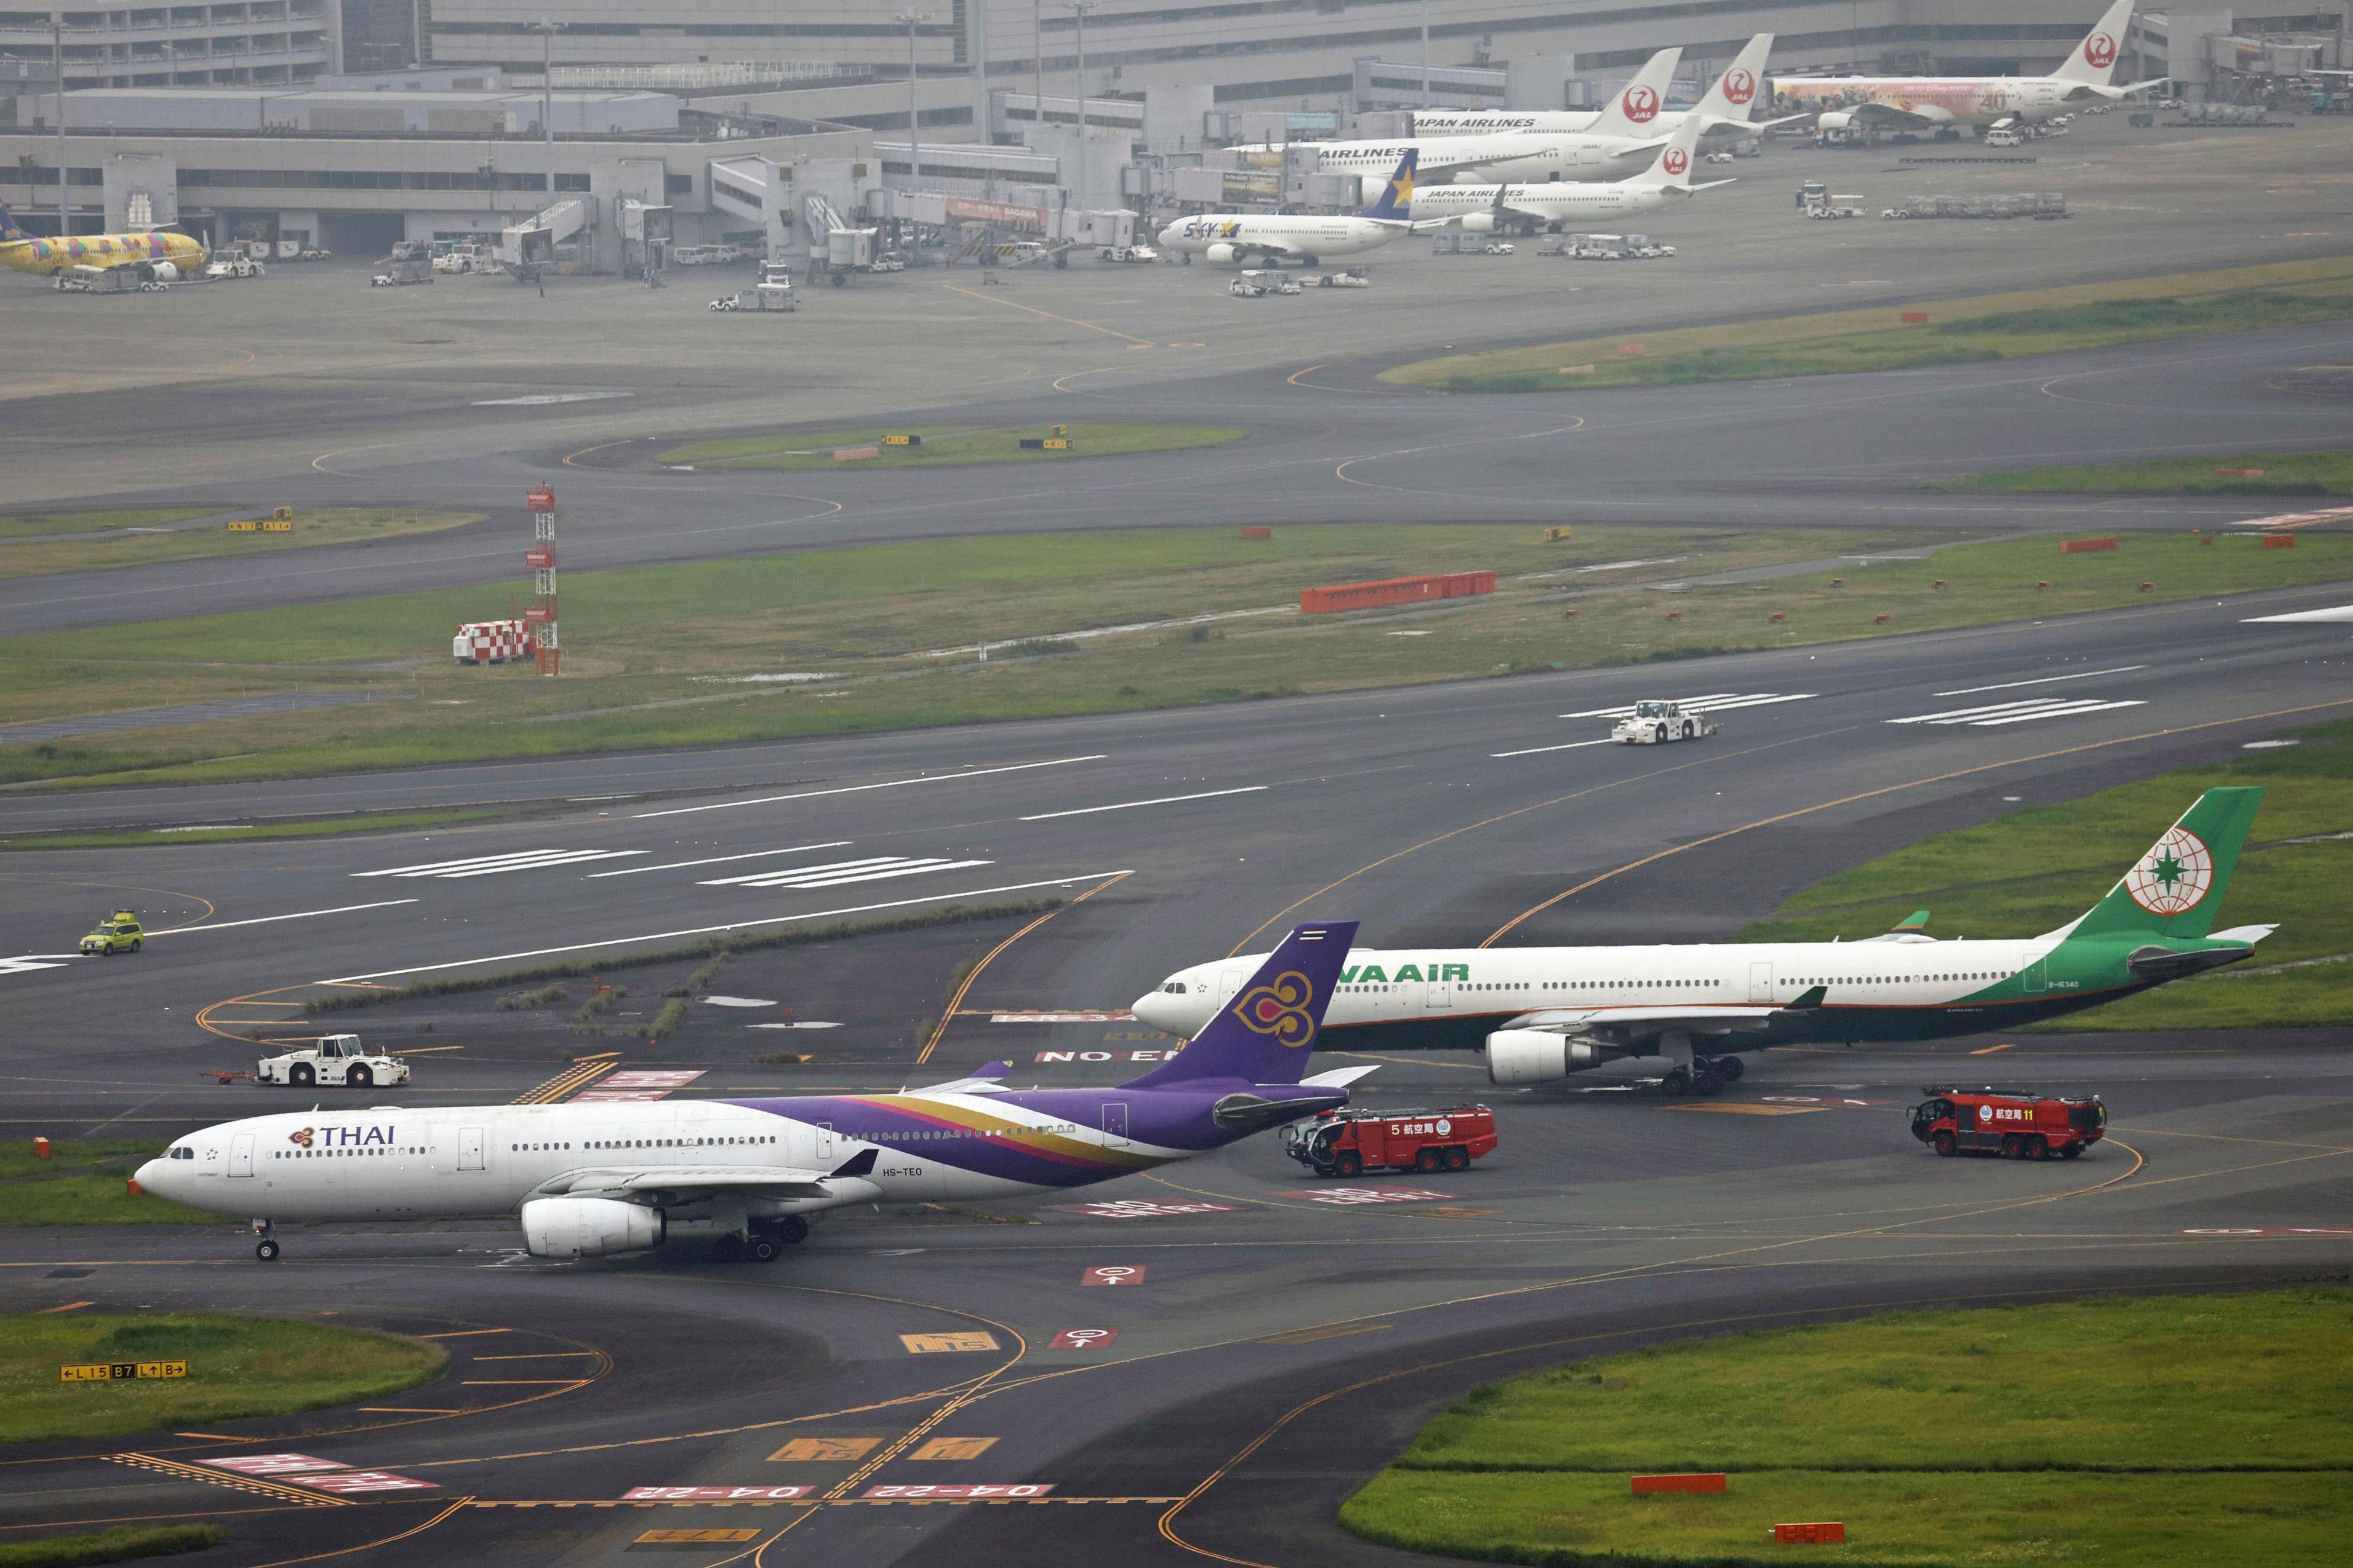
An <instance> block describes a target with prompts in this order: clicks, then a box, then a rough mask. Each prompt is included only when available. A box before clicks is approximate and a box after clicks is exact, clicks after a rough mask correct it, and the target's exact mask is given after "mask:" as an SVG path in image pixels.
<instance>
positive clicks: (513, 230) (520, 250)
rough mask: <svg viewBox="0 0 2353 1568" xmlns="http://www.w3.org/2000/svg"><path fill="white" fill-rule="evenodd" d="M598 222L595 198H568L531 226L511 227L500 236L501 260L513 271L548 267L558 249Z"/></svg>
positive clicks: (535, 218)
mask: <svg viewBox="0 0 2353 1568" xmlns="http://www.w3.org/2000/svg"><path fill="white" fill-rule="evenodd" d="M595 222H596V198H595V197H593V196H566V197H565V199H564V200H562V201H560V202H557V203H555V204H554V205H552V206H549V207H546V208H544V209H543V210H542V211H541V212H540V213H539V215H538V216H535V217H533V218H532V219H531V221H529V222H528V223H518V224H511V225H509V226H507V229H506V232H505V233H504V234H502V235H501V236H500V237H499V250H498V256H499V260H500V261H501V263H502V264H503V265H505V266H506V267H508V268H524V267H543V266H546V265H548V264H550V263H552V262H554V261H555V260H557V259H558V258H557V256H556V247H558V246H560V245H570V244H573V243H574V242H575V241H576V240H577V239H578V238H579V237H580V235H581V232H582V231H583V230H585V229H586V228H587V227H588V226H590V225H591V224H593V223H595Z"/></svg>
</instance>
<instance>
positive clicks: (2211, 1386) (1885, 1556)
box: [1340, 1286, 2353, 1568]
mask: <svg viewBox="0 0 2353 1568" xmlns="http://www.w3.org/2000/svg"><path fill="white" fill-rule="evenodd" d="M2348 1330H2353V1295H2348V1291H2347V1290H2346V1289H2344V1288H2343V1287H2341V1286H2327V1287H2315V1288H2309V1289H2291V1290H2276V1291H2269V1292H2264V1293H2261V1294H2249V1295H2233V1296H2227V1297H2157V1298H2148V1299H2143V1300H2095V1301H2088V1302H2082V1303H2070V1304H2063V1305H2050V1306H2034V1307H2019V1308H2003V1309H1994V1310H1947V1311H1928V1312H1906V1313H1899V1314H1894V1315H1890V1316H1886V1317H1880V1318H1871V1319H1866V1320H1863V1321H1859V1322H1853V1323H1844V1324H1835V1325H1831V1326H1827V1327H1820V1328H1800V1329H1781V1330H1772V1331H1763V1332H1756V1333H1747V1334H1741V1335H1736V1336H1733V1337H1729V1338H1725V1339H1717V1340H1708V1341H1701V1342H1692V1343H1686V1344H1681V1345H1670V1346H1664V1347H1661V1348H1658V1349H1653V1350H1645V1351H1640V1352H1634V1353H1632V1354H1630V1355H1622V1356H1610V1357H1606V1358H1599V1359H1595V1360H1590V1361H1583V1362H1578V1363H1573V1364H1571V1365H1568V1366H1565V1367H1561V1368H1558V1369H1556V1370H1555V1371H1552V1372H1548V1373H1537V1374H1535V1375H1533V1376H1529V1377H1523V1378H1517V1379H1514V1380H1512V1381H1510V1382H1507V1383H1503V1384H1492V1385H1489V1386H1487V1387H1484V1388H1481V1389H1477V1390H1475V1391H1473V1392H1472V1394H1471V1395H1470V1396H1469V1397H1468V1398H1466V1399H1465V1400H1463V1401H1462V1402H1461V1404H1460V1405H1456V1406H1455V1407H1454V1408H1453V1409H1451V1410H1450V1411H1448V1412H1446V1413H1445V1414H1443V1415H1440V1416H1438V1417H1437V1418H1436V1419H1435V1420H1433V1421H1431V1422H1430V1424H1429V1425H1428V1426H1425V1427H1423V1429H1422V1431H1421V1433H1420V1435H1419V1436H1417V1437H1416V1438H1415V1440H1414V1442H1413V1444H1412V1446H1411V1447H1409V1448H1408V1449H1407V1450H1406V1452H1405V1453H1404V1454H1403V1455H1402V1456H1400V1457H1399V1458H1398V1461H1397V1463H1396V1464H1394V1465H1392V1466H1391V1467H1390V1468H1388V1469H1387V1470H1384V1471H1383V1472H1382V1473H1381V1474H1380V1475H1378V1476H1377V1477H1376V1478H1374V1479H1373V1480H1372V1481H1371V1483H1370V1484H1368V1485H1367V1486H1366V1488H1365V1489H1363V1490H1362V1491H1359V1492H1358V1493H1357V1494H1356V1496H1355V1497H1353V1498H1351V1499H1350V1500H1348V1501H1347V1503H1346V1504H1345V1505H1344V1506H1343V1507H1342V1509H1341V1511H1340V1522H1341V1524H1342V1525H1344V1526H1345V1528H1347V1529H1349V1530H1351V1531H1356V1533H1357V1534H1359V1535H1363V1536H1366V1537H1367V1538H1369V1539H1372V1540H1374V1541H1378V1542H1385V1543H1387V1544H1389V1545H1394V1546H1400V1547H1406V1548H1409V1549H1411V1550H1416V1551H1422V1552H1438V1553H1441V1554H1445V1555H1451V1556H1457V1557H1467V1558H1474V1559H1478V1560H1482V1561H1488V1562H1498V1563H1546V1564H1564V1565H1566V1564H1588V1563H1590V1564H1603V1563H1607V1564H1613V1565H1619V1564H1635V1563H1641V1564H1659V1565H1667V1564H1707V1565H1710V1568H1725V1565H1735V1564H1749V1563H1789V1562H1796V1561H1799V1560H1801V1559H1802V1560H1803V1561H1807V1562H1817V1561H1827V1562H1834V1563H1871V1564H1880V1563H1886V1564H1918V1565H1921V1568H1943V1565H1951V1568H1967V1565H1970V1564H1980V1563H2029V1564H2039V1563H2049V1564H2063V1565H2067V1568H2109V1565H2114V1568H2175V1565H2179V1568H2192V1565H2197V1568H2203V1565H2205V1564H2210V1563H2263V1564H2264V1565H2265V1568H2274V1565H2278V1568H2301V1565H2304V1564H2315V1565H2317V1564H2321V1563H2336V1562H2337V1561H2339V1560H2340V1558H2341V1556H2342V1547H2343V1539H2344V1532H2345V1531H2346V1529H2347V1528H2348V1525H2353V1501H2348V1492H2347V1487H2346V1483H2347V1481H2348V1479H2353V1427H2348V1426H2347V1424H2346V1423H2345V1422H2344V1421H2343V1420H2342V1418H2341V1413H2342V1410H2343V1407H2344V1403H2345V1401H2346V1399H2347V1398H2348V1396H2353V1362H2348V1360H2347V1358H2346V1357H2345V1356H2343V1355H2342V1354H2341V1353H2340V1352H2339V1347H2340V1346H2341V1344H2342V1342H2343V1338H2344V1336H2345V1334H2346V1332H2347V1331H2348ZM1685 1470H1721V1471H1725V1472H1727V1474H1728V1476H1729V1483H1728V1489H1727V1490H1726V1492H1725V1494H1723V1495H1720V1496H1706V1495H1683V1496H1676V1495H1669V1496H1662V1497H1650V1498H1633V1497H1630V1496H1629V1489H1628V1486H1627V1480H1626V1478H1627V1477H1628V1476H1629V1475H1633V1474H1646V1473H1656V1472H1672V1471H1685ZM1794 1520H1839V1521H1843V1522H1844V1523H1845V1525H1846V1527H1847V1538H1848V1539H1847V1544H1846V1545H1845V1546H1843V1547H1839V1546H1807V1547H1790V1546H1776V1545H1772V1544H1769V1543H1768V1540H1767V1526H1769V1525H1771V1524H1773V1523H1776V1522H1780V1521H1794Z"/></svg>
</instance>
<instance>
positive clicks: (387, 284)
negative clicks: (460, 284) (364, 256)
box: [368, 256, 433, 289]
mask: <svg viewBox="0 0 2353 1568" xmlns="http://www.w3.org/2000/svg"><path fill="white" fill-rule="evenodd" d="M432 281H433V263H431V262H430V261H427V260H424V259H421V258H417V257H413V256H405V257H402V258H398V259H397V260H393V261H387V262H385V264H384V265H383V266H382V267H380V268H377V269H376V270H375V272H373V273H371V274H369V276H368V287H370V288H371V289H405V288H406V287H407V286H408V285H410V284H411V283H430V282H432Z"/></svg>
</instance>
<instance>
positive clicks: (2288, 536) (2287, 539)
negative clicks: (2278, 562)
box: [2263, 533, 2295, 550]
mask: <svg viewBox="0 0 2353 1568" xmlns="http://www.w3.org/2000/svg"><path fill="white" fill-rule="evenodd" d="M2263 548H2264V549H2265V550H2294V549H2295V534H2293V533H2266V534H2264V535H2263Z"/></svg>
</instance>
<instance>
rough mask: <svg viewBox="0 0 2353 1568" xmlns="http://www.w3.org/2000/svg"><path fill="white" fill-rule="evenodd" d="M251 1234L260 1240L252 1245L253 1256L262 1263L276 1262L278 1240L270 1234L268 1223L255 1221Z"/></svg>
mask: <svg viewBox="0 0 2353 1568" xmlns="http://www.w3.org/2000/svg"><path fill="white" fill-rule="evenodd" d="M253 1234H254V1235H256V1236H258V1237H260V1238H261V1239H260V1240H259V1241H257V1242H255V1243H254V1244H253V1255H254V1256H255V1257H256V1258H259V1259H261V1261H263V1262H264V1263H275V1262H277V1261H278V1238H277V1237H274V1236H272V1235H271V1234H270V1225H269V1221H268V1220H266V1219H257V1220H255V1221H254V1222H253Z"/></svg>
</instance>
